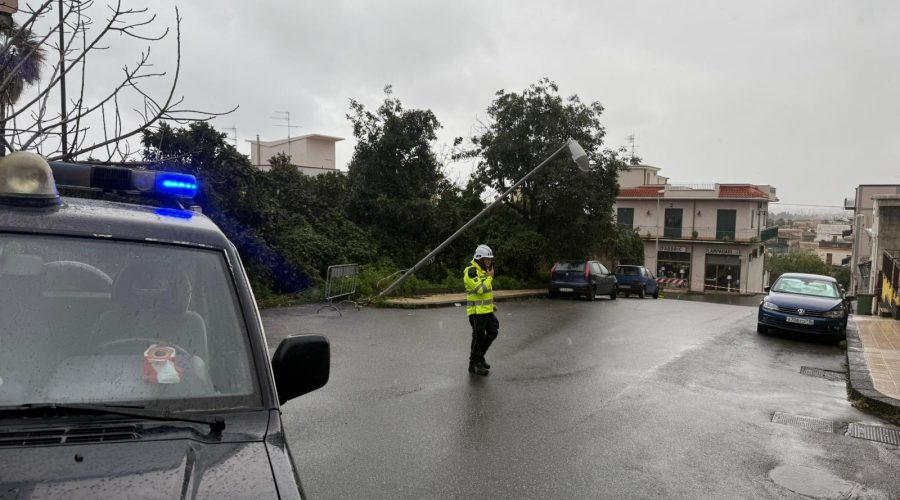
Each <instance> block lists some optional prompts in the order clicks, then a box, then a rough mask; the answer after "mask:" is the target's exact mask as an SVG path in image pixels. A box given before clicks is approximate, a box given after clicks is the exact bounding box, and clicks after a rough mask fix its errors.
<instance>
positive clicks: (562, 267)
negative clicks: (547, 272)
mask: <svg viewBox="0 0 900 500" xmlns="http://www.w3.org/2000/svg"><path fill="white" fill-rule="evenodd" d="M584 265H585V262H571V261H563V262H559V263H557V264H556V270H557V271H577V272H580V273H583V272H584Z"/></svg>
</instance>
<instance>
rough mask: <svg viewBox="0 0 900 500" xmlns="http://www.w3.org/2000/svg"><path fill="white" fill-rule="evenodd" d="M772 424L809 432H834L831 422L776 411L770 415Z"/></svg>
mask: <svg viewBox="0 0 900 500" xmlns="http://www.w3.org/2000/svg"><path fill="white" fill-rule="evenodd" d="M772 422H773V423H776V424H782V425H790V426H792V427H799V428H801V429H806V430H809V431H818V432H834V423H833V422H832V421H831V420H825V419H824V418H816V417H805V416H803V415H791V414H790V413H783V412H780V411H776V412H775V414H774V415H772Z"/></svg>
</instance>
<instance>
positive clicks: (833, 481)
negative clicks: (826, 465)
mask: <svg viewBox="0 0 900 500" xmlns="http://www.w3.org/2000/svg"><path fill="white" fill-rule="evenodd" d="M769 477H770V478H771V479H772V481H774V482H775V484H777V485H779V486H781V487H783V488H787V489H789V490H791V491H793V492H794V493H798V494H800V495H806V496H809V497H813V498H848V499H849V498H858V499H872V500H875V499H886V498H887V496H886V495H884V494H883V493H881V492H880V491H876V490H870V489H868V488H866V487H865V486H863V485H861V484H859V483H854V482H852V481H845V480H843V479H841V478H839V477H837V476H835V475H834V474H831V473H829V472H825V471H822V470H819V469H813V468H811V467H802V466H799V465H779V466H778V467H775V468H774V469H772V472H770V473H769Z"/></svg>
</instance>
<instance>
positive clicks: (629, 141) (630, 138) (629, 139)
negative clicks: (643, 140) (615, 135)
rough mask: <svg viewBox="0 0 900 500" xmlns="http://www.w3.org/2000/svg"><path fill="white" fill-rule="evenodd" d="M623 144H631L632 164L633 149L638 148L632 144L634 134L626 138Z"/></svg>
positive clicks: (632, 158)
mask: <svg viewBox="0 0 900 500" xmlns="http://www.w3.org/2000/svg"><path fill="white" fill-rule="evenodd" d="M625 142H627V143H629V144H631V162H632V163H634V149H635V148H639V147H640V146H636V145H635V144H634V134H631V135H629V136H628V137H626V138H625Z"/></svg>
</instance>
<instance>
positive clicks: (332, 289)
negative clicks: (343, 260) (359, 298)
mask: <svg viewBox="0 0 900 500" xmlns="http://www.w3.org/2000/svg"><path fill="white" fill-rule="evenodd" d="M358 286H359V265H357V264H341V265H337V266H329V267H328V277H327V278H326V281H325V301H326V302H328V303H327V304H325V305H323V306H322V307H320V308H319V310H318V311H316V314H318V313H319V311H322V310H323V309H333V310H335V311H337V312H338V314H341V316H343V313H341V310H340V309H338V307H337V306H336V305H334V301H335V299H340V298H345V299H344V300H341V301H339V302H338V305H340V304H343V303H345V302H346V303H350V304H353V305H354V306H356V309H359V304H357V303H356V302H353V301H352V300H350V299H349V298H350V296H352V295H353V294H354V293H356V288H357V287H358Z"/></svg>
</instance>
